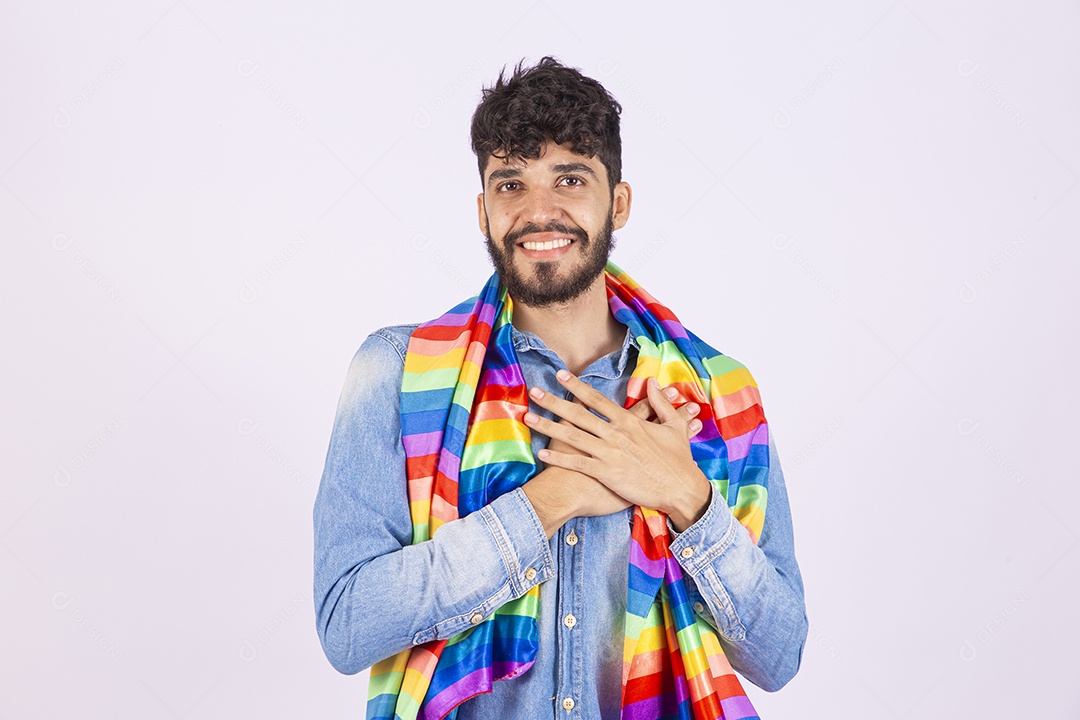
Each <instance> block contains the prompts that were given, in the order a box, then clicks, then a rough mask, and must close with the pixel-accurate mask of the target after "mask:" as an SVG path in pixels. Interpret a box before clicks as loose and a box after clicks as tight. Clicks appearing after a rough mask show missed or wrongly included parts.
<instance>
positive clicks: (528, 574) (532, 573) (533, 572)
mask: <svg viewBox="0 0 1080 720" xmlns="http://www.w3.org/2000/svg"><path fill="white" fill-rule="evenodd" d="M535 577H536V570H534V569H533V568H529V569H528V570H526V571H525V579H526V580H532V579H533V578H535Z"/></svg>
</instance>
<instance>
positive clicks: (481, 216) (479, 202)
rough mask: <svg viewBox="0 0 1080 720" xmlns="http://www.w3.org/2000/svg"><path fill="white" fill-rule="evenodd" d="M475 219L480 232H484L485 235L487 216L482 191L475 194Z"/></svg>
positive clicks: (485, 235)
mask: <svg viewBox="0 0 1080 720" xmlns="http://www.w3.org/2000/svg"><path fill="white" fill-rule="evenodd" d="M476 220H477V222H478V223H479V224H480V232H482V233H484V237H487V234H488V217H487V208H485V207H484V193H480V194H479V195H477V196H476Z"/></svg>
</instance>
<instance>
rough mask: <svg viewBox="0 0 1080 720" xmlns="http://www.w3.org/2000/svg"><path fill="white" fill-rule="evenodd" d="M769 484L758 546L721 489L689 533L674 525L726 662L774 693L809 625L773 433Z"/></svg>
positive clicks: (791, 672) (695, 598)
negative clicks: (691, 550) (677, 529)
mask: <svg viewBox="0 0 1080 720" xmlns="http://www.w3.org/2000/svg"><path fill="white" fill-rule="evenodd" d="M768 487H769V496H768V505H767V507H766V512H765V525H764V527H763V528H762V531H761V538H760V541H759V543H758V544H757V545H754V543H753V542H752V541H751V539H750V535H749V533H747V532H746V530H745V529H744V528H743V527H742V525H740V524H739V522H738V521H737V520H735V518H734V516H732V514H731V511H730V510H729V509H728V507H727V504H726V503H725V502H724V501H723V498H721V497H720V496H719V495H718V494H717V493H713V496H712V499H711V500H710V502H709V506H708V508H707V509H706V511H705V514H704V515H703V516H702V517H701V518H700V519H699V520H698V521H697V522H695V523H694V524H693V525H691V526H690V527H688V528H687V529H686V531H685V532H682V533H677V532H675V531H674V528H671V526H670V525H669V528H670V529H671V530H672V533H671V536H672V538H673V539H672V542H671V552H672V554H673V555H674V556H675V557H676V558H677V559H678V561H679V564H680V565H681V566H682V568H683V570H684V572H685V573H686V578H687V581H688V582H687V589H688V591H689V593H690V598H691V601H692V602H695V603H701V604H702V605H704V607H705V609H706V612H705V613H699V614H701V615H703V616H704V617H705V618H706V619H707V620H708V621H709V623H710V624H711V625H712V626H713V627H715V628H716V629H717V631H718V633H719V635H720V642H721V644H722V645H723V648H724V653H725V654H726V655H727V657H728V660H730V661H731V664H732V666H734V667H735V668H736V669H737V670H739V672H741V673H742V674H743V676H744V677H746V678H747V679H748V680H750V681H751V682H752V683H754V684H755V685H757V686H758V687H760V688H762V689H763V690H767V691H769V692H773V691H776V690H779V689H780V688H781V687H783V686H784V685H786V684H787V683H788V681H789V680H791V678H792V677H794V676H795V673H796V672H797V671H798V669H799V664H800V662H801V660H802V651H803V646H804V645H805V643H806V634H807V630H808V624H807V619H806V605H805V602H804V600H803V582H802V575H801V573H800V572H799V565H798V563H797V562H796V560H795V544H794V536H793V532H792V525H791V510H790V506H789V504H788V496H787V488H786V487H785V484H784V473H783V470H782V469H781V467H780V457H779V455H778V453H777V451H776V444H775V442H774V441H773V436H772V434H771V433H770V435H769V485H768ZM685 548H693V553H692V554H691V555H690V557H689V558H684V557H683V550H684V549H685Z"/></svg>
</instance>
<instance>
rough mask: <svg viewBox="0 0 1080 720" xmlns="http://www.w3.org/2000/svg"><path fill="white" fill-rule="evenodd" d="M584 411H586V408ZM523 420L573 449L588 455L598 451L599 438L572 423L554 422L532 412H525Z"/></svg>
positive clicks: (532, 427)
mask: <svg viewBox="0 0 1080 720" xmlns="http://www.w3.org/2000/svg"><path fill="white" fill-rule="evenodd" d="M567 404H568V405H569V404H571V403H567ZM585 412H586V413H588V410H585ZM524 421H525V424H526V425H528V426H529V427H530V428H531V429H533V430H536V431H537V432H539V433H541V434H543V435H547V436H548V437H549V438H554V439H556V440H560V441H561V442H564V443H566V444H567V445H569V446H571V447H572V448H574V449H575V450H581V451H582V452H585V453H588V454H589V455H594V454H596V453H597V452H599V444H600V442H601V441H600V439H599V438H597V437H596V436H595V435H593V434H591V433H589V432H586V431H585V430H583V429H581V428H580V427H578V426H576V425H574V424H572V423H566V422H554V421H553V420H548V419H547V418H544V417H540V416H539V415H537V414H536V413H534V412H527V413H525V417H524Z"/></svg>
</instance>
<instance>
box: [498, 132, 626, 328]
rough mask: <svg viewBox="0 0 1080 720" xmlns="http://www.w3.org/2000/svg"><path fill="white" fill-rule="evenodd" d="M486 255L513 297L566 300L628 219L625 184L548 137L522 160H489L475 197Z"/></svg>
mask: <svg viewBox="0 0 1080 720" xmlns="http://www.w3.org/2000/svg"><path fill="white" fill-rule="evenodd" d="M477 206H478V212H479V218H480V229H481V231H482V232H483V233H484V235H485V237H487V249H488V255H490V256H491V262H492V264H493V265H494V266H495V270H496V272H497V273H498V274H499V277H500V278H501V279H502V281H503V282H504V283H506V286H507V288H508V290H509V293H510V296H511V297H512V298H513V299H514V301H515V302H521V303H524V304H526V305H531V306H534V307H545V306H548V305H553V304H558V303H566V302H569V301H570V300H573V299H574V298H576V297H578V296H579V295H581V294H582V293H583V292H585V291H586V290H587V289H588V288H589V287H590V286H591V285H592V283H593V281H594V280H595V279H596V277H597V276H598V275H599V274H600V273H601V272H603V270H604V266H605V265H606V264H607V260H608V256H609V255H610V254H611V250H612V248H613V247H614V237H613V235H612V232H613V231H614V230H616V229H617V228H620V227H622V226H623V225H624V224H625V222H626V216H627V215H628V213H629V206H630V188H629V185H626V183H619V184H618V185H616V187H615V192H614V193H613V192H612V191H611V190H609V188H608V179H607V171H606V169H605V168H604V165H603V163H601V162H600V159H599V157H593V158H589V157H586V156H583V155H578V154H577V153H575V152H573V151H572V150H570V147H569V144H568V143H567V144H563V145H555V144H553V143H547V144H546V145H544V146H543V148H542V149H541V154H540V157H539V158H536V159H535V160H530V161H527V162H520V161H517V160H509V161H507V160H503V159H499V158H495V157H491V158H489V159H488V163H487V167H486V168H485V169H484V192H483V193H481V194H480V196H479V197H478V198H477Z"/></svg>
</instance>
